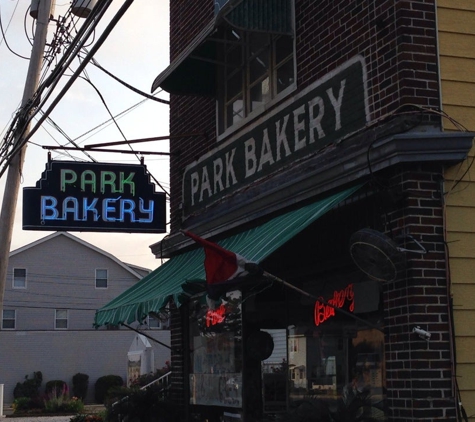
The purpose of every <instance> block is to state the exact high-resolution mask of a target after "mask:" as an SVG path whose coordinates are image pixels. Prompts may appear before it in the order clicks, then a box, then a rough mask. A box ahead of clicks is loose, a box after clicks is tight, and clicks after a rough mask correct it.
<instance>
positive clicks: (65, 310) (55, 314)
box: [54, 309, 69, 330]
mask: <svg viewBox="0 0 475 422" xmlns="http://www.w3.org/2000/svg"><path fill="white" fill-rule="evenodd" d="M58 312H66V318H58ZM59 321H66V327H59V326H58V322H59ZM68 328H69V311H68V309H55V310H54V329H55V330H67V329H68Z"/></svg>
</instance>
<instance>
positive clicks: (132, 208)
mask: <svg viewBox="0 0 475 422" xmlns="http://www.w3.org/2000/svg"><path fill="white" fill-rule="evenodd" d="M165 224H166V210H165V194H164V193H163V192H155V187H154V185H153V184H152V183H150V177H149V174H148V172H147V169H146V167H145V166H144V165H130V164H121V165H117V164H108V163H85V162H73V161H50V162H48V163H47V164H46V170H45V171H44V172H43V174H42V177H41V179H40V180H39V181H38V182H37V183H36V186H35V187H26V188H23V229H24V230H60V231H61V230H63V231H66V230H68V231H106V232H133V233H165V231H166V227H165Z"/></svg>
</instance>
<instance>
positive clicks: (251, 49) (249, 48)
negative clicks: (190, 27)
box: [218, 28, 296, 134]
mask: <svg viewBox="0 0 475 422" xmlns="http://www.w3.org/2000/svg"><path fill="white" fill-rule="evenodd" d="M222 31H223V34H222V38H223V40H224V42H223V43H222V47H221V50H220V56H221V59H222V62H223V66H222V67H221V69H222V70H221V73H220V74H219V75H218V86H219V90H218V131H219V134H222V133H224V132H226V131H227V130H228V129H230V128H232V127H239V123H240V122H242V121H243V120H245V119H246V118H247V117H249V116H253V115H257V114H258V113H259V112H260V111H264V107H265V106H266V105H267V104H269V103H271V102H272V101H273V100H275V99H277V98H279V97H280V96H283V95H284V94H285V93H286V92H288V91H290V90H291V89H293V87H294V86H295V79H296V78H295V48H294V38H293V36H291V35H287V34H273V33H266V32H248V31H242V30H238V29H233V28H224V29H222Z"/></svg>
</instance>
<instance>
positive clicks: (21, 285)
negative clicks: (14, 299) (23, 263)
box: [13, 268, 26, 289]
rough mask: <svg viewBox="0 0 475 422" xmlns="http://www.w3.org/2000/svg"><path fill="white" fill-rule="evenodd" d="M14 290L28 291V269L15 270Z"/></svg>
mask: <svg viewBox="0 0 475 422" xmlns="http://www.w3.org/2000/svg"><path fill="white" fill-rule="evenodd" d="M13 288H14V289H26V268H13Z"/></svg>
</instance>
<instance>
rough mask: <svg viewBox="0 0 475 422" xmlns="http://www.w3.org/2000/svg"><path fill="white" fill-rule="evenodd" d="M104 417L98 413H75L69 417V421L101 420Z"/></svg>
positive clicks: (103, 419) (89, 421)
mask: <svg viewBox="0 0 475 422" xmlns="http://www.w3.org/2000/svg"><path fill="white" fill-rule="evenodd" d="M103 421H105V418H104V417H103V416H102V415H100V414H92V415H83V414H80V415H75V416H73V417H72V418H71V419H70V422H103Z"/></svg>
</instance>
